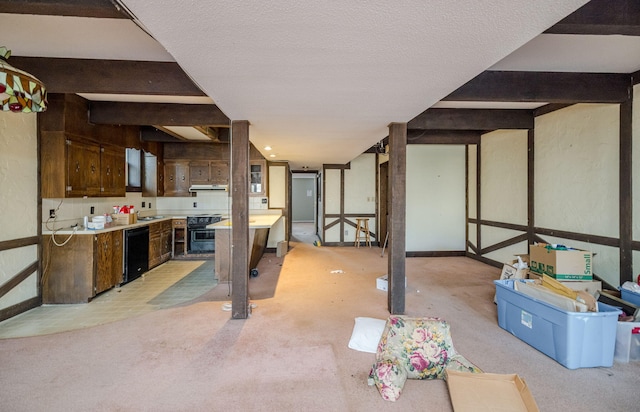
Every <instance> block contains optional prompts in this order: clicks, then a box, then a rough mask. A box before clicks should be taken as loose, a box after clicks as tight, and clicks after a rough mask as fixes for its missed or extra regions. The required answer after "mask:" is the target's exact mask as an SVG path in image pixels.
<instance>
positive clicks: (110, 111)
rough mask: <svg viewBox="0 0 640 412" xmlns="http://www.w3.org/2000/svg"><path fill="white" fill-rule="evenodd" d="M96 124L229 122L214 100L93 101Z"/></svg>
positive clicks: (198, 123)
mask: <svg viewBox="0 0 640 412" xmlns="http://www.w3.org/2000/svg"><path fill="white" fill-rule="evenodd" d="M89 121H90V122H91V123H93V124H119V125H139V126H151V125H159V126H228V125H229V118H228V117H227V116H226V115H225V114H224V113H222V111H221V110H220V109H219V108H218V106H216V105H215V104H175V103H132V102H99V101H95V102H91V108H90V112H89Z"/></svg>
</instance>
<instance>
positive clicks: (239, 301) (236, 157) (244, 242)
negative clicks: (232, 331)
mask: <svg viewBox="0 0 640 412" xmlns="http://www.w3.org/2000/svg"><path fill="white" fill-rule="evenodd" d="M231 145H232V147H231V220H232V221H233V225H232V227H231V273H230V275H231V287H232V289H231V317H232V318H233V319H246V318H248V317H249V309H250V307H249V258H250V253H251V249H249V122H248V121H247V120H237V121H233V122H231Z"/></svg>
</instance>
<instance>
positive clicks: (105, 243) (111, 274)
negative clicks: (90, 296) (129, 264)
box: [95, 230, 124, 294]
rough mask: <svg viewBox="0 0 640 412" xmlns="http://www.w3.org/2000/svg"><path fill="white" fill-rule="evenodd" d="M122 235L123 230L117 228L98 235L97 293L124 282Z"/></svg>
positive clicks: (96, 246) (96, 250)
mask: <svg viewBox="0 0 640 412" xmlns="http://www.w3.org/2000/svg"><path fill="white" fill-rule="evenodd" d="M122 235H123V231H122V230H116V231H113V232H106V233H100V234H98V235H97V236H96V245H95V248H96V249H95V255H96V256H97V258H96V260H95V262H96V268H95V273H96V277H95V294H98V293H101V292H104V291H105V290H107V289H111V288H112V287H113V286H115V285H118V284H120V283H122V274H123V263H122V259H123V253H124V252H123V248H122V245H123V241H122Z"/></svg>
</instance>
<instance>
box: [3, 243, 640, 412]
mask: <svg viewBox="0 0 640 412" xmlns="http://www.w3.org/2000/svg"><path fill="white" fill-rule="evenodd" d="M292 246H293V248H292V249H291V250H290V251H289V253H288V254H287V256H286V257H285V258H284V259H279V258H276V257H275V256H274V255H273V254H266V255H265V257H264V258H263V260H262V261H261V262H260V265H259V266H258V268H259V270H260V276H259V277H257V278H252V279H250V283H249V285H250V295H251V299H252V302H254V303H255V304H256V305H257V306H256V308H255V309H254V310H253V313H252V314H251V316H250V318H249V319H247V320H233V319H231V318H230V313H229V312H225V311H223V310H222V309H221V306H222V303H223V302H224V301H225V300H227V299H228V296H227V295H228V285H225V284H220V285H218V286H217V287H216V288H214V289H213V290H212V291H211V292H209V293H207V294H205V295H204V296H202V297H200V298H198V299H196V300H194V301H191V302H189V303H186V304H183V305H182V306H179V307H174V308H170V309H164V310H159V311H155V312H153V313H149V314H145V315H143V316H139V317H136V318H132V319H127V320H123V321H120V322H115V323H111V324H107V325H101V326H98V327H94V328H88V329H83V330H78V331H71V332H65V333H60V334H56V335H48V336H38V337H31V338H18V339H5V340H2V341H0V365H2V366H1V368H0V383H1V384H2V403H1V405H2V406H1V407H0V409H2V410H11V411H33V410H47V411H86V410H92V411H272V410H279V411H300V410H305V411H371V410H380V409H383V408H384V409H385V410H398V411H399V410H402V411H414V410H415V411H418V410H433V411H450V410H451V405H450V401H449V395H448V392H447V388H446V383H445V382H443V381H408V382H407V384H406V385H405V388H404V392H403V394H402V396H401V397H400V399H399V400H398V401H397V402H395V403H390V402H386V401H383V400H382V398H381V397H380V395H379V394H378V392H377V390H376V389H375V388H372V387H368V386H367V383H366V382H367V374H368V372H369V369H370V366H371V364H372V362H373V360H374V355H373V354H370V353H363V352H357V351H354V350H351V349H349V348H348V347H347V343H348V341H349V337H350V335H351V331H352V328H353V322H354V318H355V317H358V316H368V317H374V318H379V319H385V318H386V317H387V315H388V312H387V294H386V292H383V291H380V290H377V289H376V288H375V279H376V278H377V277H378V276H381V275H383V274H384V273H385V272H386V265H387V259H386V255H385V257H384V258H381V257H380V249H379V248H371V249H369V248H359V249H355V248H329V247H314V246H311V245H307V244H303V243H292ZM280 265H282V266H280ZM333 270H342V271H343V272H344V273H331V271H333ZM498 276H499V270H498V269H496V268H493V267H490V266H487V265H484V264H481V263H479V262H476V261H474V260H471V259H467V258H411V259H407V278H408V286H407V311H406V313H407V314H408V315H414V316H439V317H442V318H444V319H446V320H448V321H449V322H450V323H451V330H452V336H453V342H454V345H455V347H456V349H457V351H458V352H460V353H461V354H463V355H464V356H465V357H467V358H468V359H469V360H471V361H472V362H474V363H476V364H477V365H478V366H479V367H480V368H482V369H483V370H485V371H486V372H495V373H518V374H520V375H521V376H522V377H523V378H525V379H526V381H527V383H528V384H529V386H530V388H531V391H532V393H533V395H534V397H535V399H536V401H537V402H538V405H539V407H540V409H541V410H542V411H558V410H581V411H603V410H606V411H631V410H636V409H637V405H638V403H639V402H640V392H639V391H638V389H637V386H638V383H637V382H638V381H637V377H638V376H639V375H638V374H639V372H640V364H639V363H630V364H618V363H616V364H614V366H613V367H612V368H591V369H578V370H568V369H566V368H564V367H563V366H561V365H560V364H558V363H557V362H555V361H554V360H552V359H550V358H548V357H547V356H545V355H543V354H542V353H540V352H538V351H537V350H535V349H533V348H531V347H530V346H528V345H527V344H525V343H524V342H522V341H520V340H519V339H517V338H515V337H513V336H512V335H510V334H509V333H507V332H505V331H503V330H502V329H500V328H499V327H498V325H497V318H496V308H495V305H494V304H493V294H494V287H493V284H492V283H491V281H492V280H493V279H495V278H497V277H498Z"/></svg>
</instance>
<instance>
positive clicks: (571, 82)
mask: <svg viewBox="0 0 640 412" xmlns="http://www.w3.org/2000/svg"><path fill="white" fill-rule="evenodd" d="M630 82H631V77H630V75H629V74H619V73H569V72H562V73H561V72H517V71H485V72H483V73H481V74H479V75H478V76H476V77H475V78H473V79H472V80H470V81H469V82H467V83H466V84H464V85H463V86H462V87H460V88H459V89H457V90H456V91H454V92H453V93H451V94H450V95H448V96H447V97H445V98H444V99H442V100H444V101H489V102H544V103H622V102H624V101H626V100H627V99H629V87H628V86H629V83H630Z"/></svg>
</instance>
